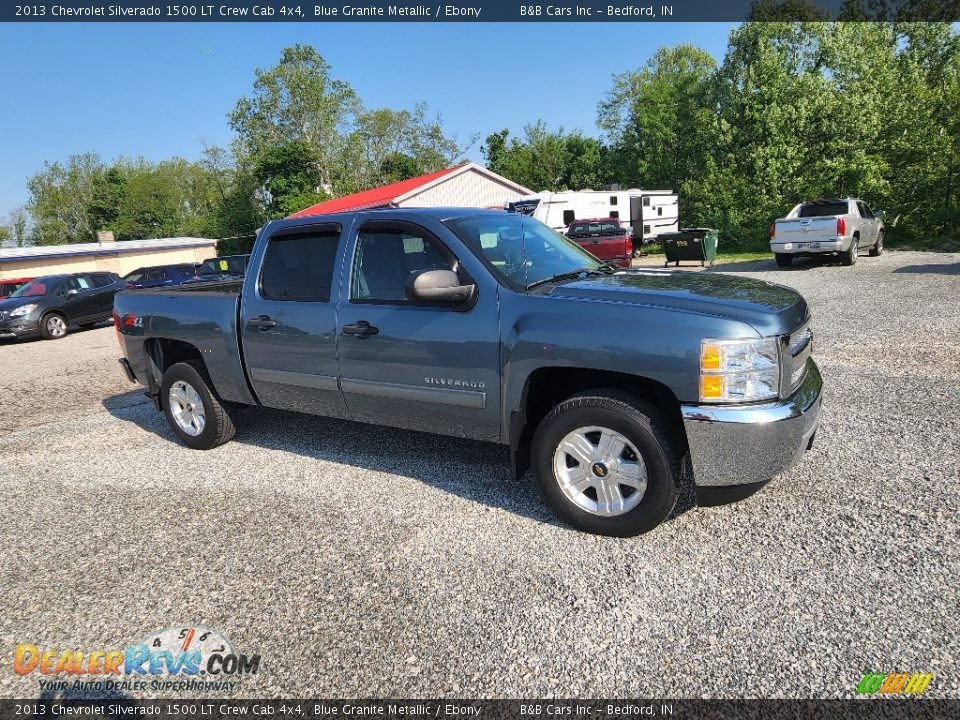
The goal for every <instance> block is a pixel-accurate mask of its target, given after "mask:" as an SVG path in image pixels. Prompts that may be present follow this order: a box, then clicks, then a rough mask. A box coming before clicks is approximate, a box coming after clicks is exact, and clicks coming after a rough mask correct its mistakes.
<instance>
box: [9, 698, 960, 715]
mask: <svg viewBox="0 0 960 720" xmlns="http://www.w3.org/2000/svg"><path fill="white" fill-rule="evenodd" d="M0 717H2V718H3V719H4V720H6V719H7V718H58V717H59V718H103V719H107V720H116V719H118V718H161V719H163V720H225V719H226V718H230V719H231V720H235V719H236V718H307V719H310V720H315V719H318V718H320V719H324V720H331V719H336V720H339V719H341V718H360V719H364V718H386V719H388V720H389V719H397V720H426V719H427V718H442V719H443V720H487V719H489V720H493V719H494V718H517V719H520V720H556V719H557V718H560V719H573V718H581V719H582V720H590V719H592V718H602V719H603V720H608V719H610V718H616V719H618V720H624V719H627V718H630V719H633V720H644V719H645V718H661V719H662V718H670V719H671V720H738V719H739V718H749V719H751V720H752V719H754V718H756V720H768V719H769V720H827V719H830V720H833V719H836V720H900V719H901V718H921V719H926V718H930V719H932V720H940V718H956V717H960V700H924V699H921V698H904V699H892V698H872V699H865V700H650V699H645V700H644V699H634V700H623V699H621V700H323V699H319V700H317V699H313V700H295V699H288V700H272V699H265V700H217V699H212V698H199V699H187V700H128V699H124V698H122V697H120V698H118V699H112V700H82V699H78V700H68V699H64V700H0Z"/></svg>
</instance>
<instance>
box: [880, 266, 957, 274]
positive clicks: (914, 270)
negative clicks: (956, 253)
mask: <svg viewBox="0 0 960 720" xmlns="http://www.w3.org/2000/svg"><path fill="white" fill-rule="evenodd" d="M893 272H894V273H910V274H913V275H924V274H929V275H960V263H953V264H952V265H938V264H935V263H931V264H929V265H905V266H904V267H901V268H897V269H896V270H894V271H893Z"/></svg>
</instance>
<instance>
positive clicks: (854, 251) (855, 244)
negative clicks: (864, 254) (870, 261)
mask: <svg viewBox="0 0 960 720" xmlns="http://www.w3.org/2000/svg"><path fill="white" fill-rule="evenodd" d="M859 255H860V238H858V237H857V236H854V237H853V239H852V240H851V241H850V247H849V248H847V251H846V252H842V253H840V262H841V263H842V264H844V265H846V266H847V267H849V266H850V265H855V264H856V262H857V257H858V256H859Z"/></svg>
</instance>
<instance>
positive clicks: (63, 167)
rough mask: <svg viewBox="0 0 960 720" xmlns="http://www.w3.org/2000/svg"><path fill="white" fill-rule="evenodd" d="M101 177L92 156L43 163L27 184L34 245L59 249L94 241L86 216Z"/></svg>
mask: <svg viewBox="0 0 960 720" xmlns="http://www.w3.org/2000/svg"><path fill="white" fill-rule="evenodd" d="M103 173H104V167H103V163H102V162H101V161H100V158H99V157H98V156H97V155H95V154H94V153H86V154H83V155H71V156H70V157H68V158H67V160H66V162H65V163H59V162H55V163H52V164H51V163H49V162H47V163H44V168H43V170H41V171H40V172H38V173H36V174H34V175H32V176H31V177H30V178H29V179H28V180H27V191H28V193H29V200H28V201H27V205H26V207H27V210H28V211H29V212H30V214H31V216H33V231H32V237H31V240H32V242H33V244H35V245H62V244H65V243H77V242H91V241H93V240H95V239H96V237H95V234H94V231H95V229H96V228H94V227H93V226H92V225H91V224H90V220H89V217H88V215H87V205H88V204H89V203H90V201H91V199H92V198H93V193H94V181H95V180H96V178H98V177H100V176H102V175H103Z"/></svg>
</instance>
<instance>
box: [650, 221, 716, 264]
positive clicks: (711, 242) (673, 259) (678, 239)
mask: <svg viewBox="0 0 960 720" xmlns="http://www.w3.org/2000/svg"><path fill="white" fill-rule="evenodd" d="M717 235H719V231H717V230H712V229H711V228H682V229H681V230H680V231H679V232H672V233H664V234H662V235H661V236H660V237H659V240H660V242H662V243H663V252H664V253H665V254H666V256H667V261H666V262H665V263H663V266H664V267H666V266H667V265H669V264H670V263H675V264H676V266H679V265H680V261H681V260H695V261H699V262H700V265H701V266H703V265H706V264H707V263H708V262H709V263H710V266H711V267H712V266H713V261H714V260H716V259H717Z"/></svg>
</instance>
